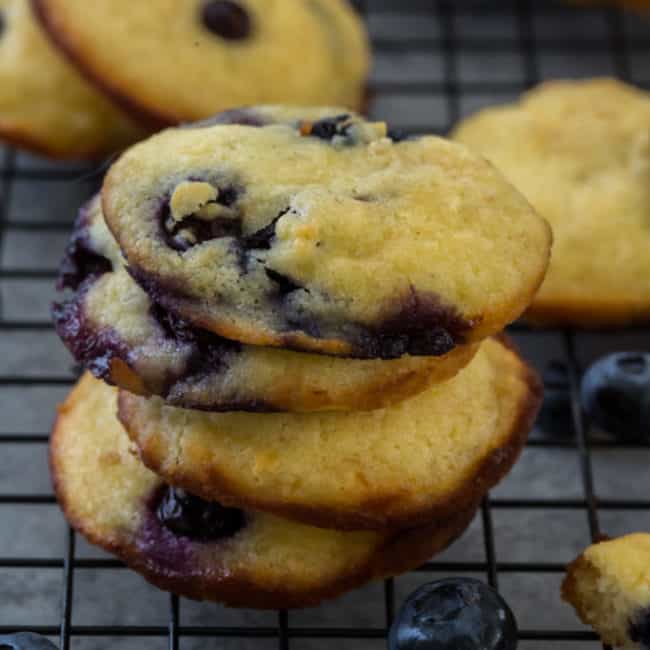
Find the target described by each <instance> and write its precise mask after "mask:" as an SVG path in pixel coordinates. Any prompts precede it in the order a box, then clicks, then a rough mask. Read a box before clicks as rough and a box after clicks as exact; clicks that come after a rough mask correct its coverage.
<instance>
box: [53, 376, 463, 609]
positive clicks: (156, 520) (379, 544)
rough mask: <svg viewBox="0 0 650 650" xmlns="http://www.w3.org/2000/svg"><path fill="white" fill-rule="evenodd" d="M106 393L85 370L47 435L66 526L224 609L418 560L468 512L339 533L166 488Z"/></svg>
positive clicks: (307, 599)
mask: <svg viewBox="0 0 650 650" xmlns="http://www.w3.org/2000/svg"><path fill="white" fill-rule="evenodd" d="M116 398H117V391H116V389H114V388H112V387H110V386H107V385H106V384H104V383H103V382H100V381H98V380H96V379H94V378H93V377H92V376H91V375H90V374H86V375H85V376H84V377H83V378H82V379H81V381H80V382H79V383H78V384H77V387H76V388H75V389H74V391H73V392H72V393H71V395H70V396H69V398H68V400H67V401H66V402H65V404H64V405H63V406H62V407H61V409H60V411H59V416H58V419H57V421H56V424H55V427H54V431H53V434H52V439H51V443H50V457H51V467H52V472H53V478H54V485H55V489H56V494H57V497H58V499H59V502H60V504H61V507H62V508H63V510H64V512H65V515H66V517H67V518H68V520H69V521H70V523H71V524H72V525H73V526H74V527H75V528H76V529H77V530H79V531H80V532H81V533H82V534H83V535H85V536H86V537H87V538H88V539H89V540H90V541H91V542H93V543H95V544H97V545H99V546H101V547H103V548H105V549H106V550H108V551H110V552H112V553H114V554H115V555H117V556H118V557H120V558H121V559H122V560H124V562H126V564H127V565H129V566H130V567H131V568H133V569H134V570H136V571H138V572H139V573H142V574H143V575H144V577H145V578H147V579H148V580H149V581H150V582H152V583H154V584H155V585H157V586H158V587H160V588H162V589H167V590H170V591H173V592H176V593H178V594H181V595H183V596H188V597H190V598H197V599H207V600H216V601H221V602H225V603H227V604H229V605H232V606H241V607H260V608H273V609H275V608H280V607H304V606H308V605H315V604H316V603H318V602H319V601H320V600H322V599H324V598H332V597H334V596H337V595H339V594H340V593H342V592H344V591H347V590H349V589H352V588H354V587H356V586H358V585H361V584H363V583H365V582H367V581H368V580H371V579H374V578H380V577H384V576H387V575H393V574H395V573H399V572H402V571H406V570H409V569H411V568H414V567H416V566H417V565H418V564H420V563H422V562H423V561H425V560H426V559H428V558H429V557H430V556H431V555H432V554H434V553H436V552H438V551H441V550H442V549H443V548H445V547H446V546H447V545H448V544H449V543H450V542H451V541H453V539H455V538H456V537H457V536H458V535H460V534H461V533H462V531H463V530H464V529H465V527H466V526H467V525H468V523H469V522H470V521H471V519H472V517H473V512H471V511H468V512H460V511H459V512H456V513H455V514H454V516H453V517H452V518H450V519H448V520H445V521H439V522H433V523H432V522H429V523H427V525H426V526H424V527H422V528H420V529H410V530H408V531H402V532H399V531H391V532H372V531H360V532H341V531H336V530H325V529H321V528H313V527H311V526H305V525H303V524H299V523H295V522H292V521H290V520H287V519H281V518H278V517H275V516H273V515H268V514H262V513H256V512H244V511H242V510H237V509H233V508H227V507H224V506H222V505H220V504H218V503H214V502H211V503H209V502H205V501H202V500H201V499H199V498H198V497H194V496H192V495H190V494H189V493H187V492H184V491H182V490H178V489H174V488H171V487H169V486H167V485H165V484H164V483H163V482H162V480H161V479H159V478H158V477H157V476H156V475H155V474H153V473H152V472H150V471H149V470H147V469H146V468H145V467H144V466H143V465H142V464H141V463H140V461H139V460H138V459H137V457H136V456H135V455H134V454H133V453H132V452H131V450H130V447H129V441H128V438H127V436H126V434H125V433H124V432H123V430H122V429H121V427H120V425H119V422H118V421H117V419H116V417H115V408H116Z"/></svg>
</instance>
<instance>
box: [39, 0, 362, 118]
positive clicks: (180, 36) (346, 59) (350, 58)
mask: <svg viewBox="0 0 650 650" xmlns="http://www.w3.org/2000/svg"><path fill="white" fill-rule="evenodd" d="M33 2H34V6H35V7H36V8H37V10H38V13H39V15H40V17H41V19H42V22H43V24H44V25H45V26H46V28H47V29H48V31H49V32H50V34H51V35H52V37H53V38H54V39H55V40H56V41H57V42H58V43H59V45H60V46H61V47H62V48H63V50H65V51H66V52H67V53H68V55H69V56H70V58H71V60H72V61H74V62H75V63H76V64H77V65H78V66H79V67H80V68H81V69H82V70H83V71H84V72H85V73H86V74H87V75H88V76H89V77H91V78H92V79H94V80H95V81H96V82H98V83H99V84H100V85H101V86H102V87H103V88H105V89H106V90H107V91H109V92H110V94H111V95H112V96H113V97H114V98H115V99H116V100H117V101H119V102H120V103H121V104H122V105H123V106H124V107H125V108H127V109H129V110H131V111H134V112H135V113H137V114H138V115H140V116H142V117H147V118H148V119H149V120H151V121H153V122H154V123H157V124H175V123H178V122H183V121H189V120H198V119H202V118H205V117H208V116H210V115H212V114H213V113H216V112H217V111H221V110H223V109H225V108H230V107H232V106H242V105H245V104H254V103H272V102H276V103H294V104H301V105H317V104H329V103H332V104H342V105H344V106H348V107H351V108H360V107H361V105H362V103H363V101H364V94H365V80H366V77H367V74H368V68H369V59H370V53H369V46H368V42H367V37H366V33H365V30H364V27H363V24H362V23H361V21H360V20H359V19H358V17H357V16H356V15H355V13H354V12H353V11H352V9H351V7H350V6H349V5H348V4H347V2H346V1H345V0H236V1H234V0H191V1H189V2H177V1H176V0H153V1H151V0H150V1H149V2H130V1H128V0H93V2H82V3H80V2H79V1H78V0H33Z"/></svg>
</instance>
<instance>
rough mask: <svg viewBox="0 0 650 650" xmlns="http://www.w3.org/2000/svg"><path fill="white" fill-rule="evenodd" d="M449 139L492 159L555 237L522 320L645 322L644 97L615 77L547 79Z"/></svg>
mask: <svg viewBox="0 0 650 650" xmlns="http://www.w3.org/2000/svg"><path fill="white" fill-rule="evenodd" d="M454 137H455V138H456V140H458V141H460V142H462V143H464V144H466V145H468V146H470V147H473V148H474V149H475V150H476V151H477V152H479V153H482V154H484V155H485V156H487V157H488V158H489V159H491V160H492V161H493V162H494V163H495V164H496V165H497V166H498V167H499V168H500V169H501V170H502V171H503V172H504V173H505V175H506V176H508V178H509V179H510V180H511V181H512V182H513V183H514V184H515V185H516V186H517V187H518V188H519V189H520V190H521V191H522V192H523V193H524V194H525V195H526V196H527V197H528V199H529V200H530V201H531V202H532V204H533V205H534V206H535V208H537V210H538V212H539V213H540V214H541V215H542V216H544V217H546V218H547V219H548V221H549V222H550V223H551V226H552V228H553V232H554V239H555V241H554V245H553V259H552V262H551V265H550V268H549V271H548V274H547V276H546V280H545V281H544V284H543V285H542V288H541V289H540V291H539V293H538V294H537V295H536V297H535V299H534V301H533V304H532V306H531V308H530V310H529V312H528V319H529V320H531V321H534V322H539V323H544V324H568V325H577V326H585V327H589V326H614V325H622V324H626V323H631V322H633V321H647V320H648V319H649V318H650V255H648V250H650V94H649V93H647V92H644V91H641V90H637V89H635V88H633V87H631V86H627V85H625V84H623V83H621V82H618V81H615V80H613V79H594V80H589V81H554V82H549V83H545V84H543V85H541V86H540V87H538V88H537V89H535V90H533V91H532V92H530V93H528V94H527V95H524V97H523V98H522V100H521V101H520V102H519V103H518V104H515V105H510V106H502V107H496V108H488V109H486V110H484V111H481V112H480V113H479V114H478V115H476V116H474V117H470V118H469V119H468V120H466V121H465V122H464V123H463V124H461V125H460V127H459V128H458V129H457V130H456V132H455V134H454Z"/></svg>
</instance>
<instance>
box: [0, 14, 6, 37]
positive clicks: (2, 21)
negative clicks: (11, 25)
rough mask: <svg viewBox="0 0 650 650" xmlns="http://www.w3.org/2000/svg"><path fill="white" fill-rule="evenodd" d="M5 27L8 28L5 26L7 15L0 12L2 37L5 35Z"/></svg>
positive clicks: (0, 33) (0, 32)
mask: <svg viewBox="0 0 650 650" xmlns="http://www.w3.org/2000/svg"><path fill="white" fill-rule="evenodd" d="M5 27H6V25H5V15H4V13H2V11H0V36H2V35H3V34H4V31H5Z"/></svg>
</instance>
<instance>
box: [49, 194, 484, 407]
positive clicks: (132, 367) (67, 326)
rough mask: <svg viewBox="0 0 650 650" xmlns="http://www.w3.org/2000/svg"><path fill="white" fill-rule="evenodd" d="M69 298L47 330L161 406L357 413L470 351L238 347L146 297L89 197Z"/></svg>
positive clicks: (96, 368)
mask: <svg viewBox="0 0 650 650" xmlns="http://www.w3.org/2000/svg"><path fill="white" fill-rule="evenodd" d="M60 285H61V287H69V288H71V289H73V290H74V294H73V296H72V297H71V298H70V299H68V300H66V301H65V302H63V303H61V304H55V305H54V308H53V316H54V321H55V326H56V329H57V332H58V333H59V335H60V336H61V338H62V339H63V341H64V342H65V344H66V345H67V347H68V348H69V349H70V351H71V352H72V353H73V355H74V356H75V358H76V360H77V361H78V362H80V363H82V364H83V365H85V366H86V368H88V369H89V370H91V371H92V373H93V374H94V375H95V376H97V377H101V378H103V379H105V380H106V381H108V382H109V383H112V384H117V385H118V386H121V387H123V388H126V389H127V390H129V391H131V392H134V393H138V394H142V395H160V396H162V397H164V399H165V401H166V402H167V403H168V404H172V405H175V406H183V407H185V408H195V409H206V410H214V411H219V410H221V411H229V410H248V411H265V410H266V411H320V410H339V409H348V410H351V409H355V410H367V409H373V408H380V407H382V406H387V405H389V404H395V403H397V402H400V401H402V400H403V399H405V398H407V397H410V396H412V395H415V394H416V393H418V392H420V391H421V390H424V389H425V388H426V387H427V386H428V385H429V384H431V383H433V382H439V381H444V380H445V379H448V378H450V377H451V376H453V375H454V374H455V373H456V372H458V370H460V369H461V368H462V367H463V366H464V365H466V364H467V362H468V361H469V360H470V359H471V358H472V356H473V355H474V353H475V351H476V348H477V346H476V345H461V346H459V347H457V348H454V349H453V350H452V351H451V352H449V353H448V354H446V355H444V356H442V357H404V358H402V359H396V360H393V361H382V360H378V359H370V360H352V359H339V358H336V357H326V356H323V355H313V354H305V353H300V352H291V351H287V350H280V349H278V348H263V347H259V346H251V345H242V344H241V343H237V342H235V341H229V340H227V339H224V338H221V337H219V336H217V335H216V334H212V333H210V332H208V331H206V330H200V329H197V328H195V327H192V326H191V325H190V324H189V323H187V322H185V321H183V320H182V319H181V318H179V317H177V316H175V315H174V314H173V313H171V312H168V311H165V309H164V308H163V307H161V306H159V305H156V304H154V303H152V302H151V300H150V299H149V296H148V295H147V294H146V293H145V292H144V291H143V290H142V289H141V288H140V287H139V286H138V285H137V284H136V282H135V281H134V280H133V279H132V278H131V276H130V275H129V273H128V272H127V270H126V268H125V265H124V259H123V258H122V255H121V253H120V249H119V247H118V246H117V243H116V242H115V240H114V239H113V236H112V235H111V234H110V232H109V230H108V228H107V227H106V224H105V222H104V217H103V214H102V210H101V202H100V197H99V196H96V197H95V198H94V199H92V200H91V201H90V202H89V203H88V205H86V206H85V207H84V208H82V210H81V211H80V214H79V217H78V219H77V222H76V225H75V229H74V231H73V235H72V239H71V242H70V245H69V247H68V250H67V253H66V257H65V259H64V261H63V264H62V267H61V275H60Z"/></svg>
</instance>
